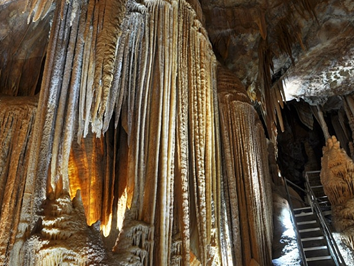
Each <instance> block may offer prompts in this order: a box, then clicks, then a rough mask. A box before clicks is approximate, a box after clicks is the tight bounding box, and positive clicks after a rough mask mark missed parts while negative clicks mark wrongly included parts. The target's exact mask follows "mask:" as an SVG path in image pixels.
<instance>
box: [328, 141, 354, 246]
mask: <svg viewBox="0 0 354 266" xmlns="http://www.w3.org/2000/svg"><path fill="white" fill-rule="evenodd" d="M321 163H322V169H321V183H322V184H323V189H324V192H325V194H326V195H327V196H328V199H329V201H330V203H331V205H332V219H333V225H334V227H335V229H336V230H337V231H338V232H340V233H341V237H342V239H343V240H344V242H345V243H346V244H347V245H348V246H350V247H351V248H352V249H354V233H353V229H354V211H353V210H354V209H353V202H354V192H353V191H354V163H353V161H352V160H351V159H350V158H349V157H348V155H347V154H346V152H345V151H344V150H343V149H341V148H340V144H339V142H338V141H337V139H336V137H335V136H332V138H329V139H328V140H327V143H326V146H325V147H324V148H323V157H322V161H321Z"/></svg>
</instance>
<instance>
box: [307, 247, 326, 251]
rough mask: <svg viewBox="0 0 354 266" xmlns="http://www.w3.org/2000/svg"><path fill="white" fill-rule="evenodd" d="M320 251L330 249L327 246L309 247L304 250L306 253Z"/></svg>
mask: <svg viewBox="0 0 354 266" xmlns="http://www.w3.org/2000/svg"><path fill="white" fill-rule="evenodd" d="M320 249H328V247H327V246H317V247H309V248H304V251H311V250H320Z"/></svg>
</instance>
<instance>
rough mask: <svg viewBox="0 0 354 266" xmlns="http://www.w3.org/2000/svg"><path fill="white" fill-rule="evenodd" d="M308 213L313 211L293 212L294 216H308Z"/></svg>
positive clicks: (310, 213)
mask: <svg viewBox="0 0 354 266" xmlns="http://www.w3.org/2000/svg"><path fill="white" fill-rule="evenodd" d="M308 215H313V212H301V213H298V214H295V217H301V216H308Z"/></svg>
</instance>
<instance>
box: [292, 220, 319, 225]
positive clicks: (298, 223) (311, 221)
mask: <svg viewBox="0 0 354 266" xmlns="http://www.w3.org/2000/svg"><path fill="white" fill-rule="evenodd" d="M316 222H317V221H316V220H310V221H302V222H297V223H296V224H297V225H304V224H315V223H316Z"/></svg>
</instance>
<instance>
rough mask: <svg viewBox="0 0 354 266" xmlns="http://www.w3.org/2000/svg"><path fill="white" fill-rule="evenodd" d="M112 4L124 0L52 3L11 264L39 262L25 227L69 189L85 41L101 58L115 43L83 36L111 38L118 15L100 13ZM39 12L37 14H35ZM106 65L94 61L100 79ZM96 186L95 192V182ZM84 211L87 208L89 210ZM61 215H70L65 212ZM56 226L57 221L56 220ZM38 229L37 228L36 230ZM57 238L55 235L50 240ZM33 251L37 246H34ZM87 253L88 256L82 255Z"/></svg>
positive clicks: (57, 215) (35, 222) (117, 11)
mask: <svg viewBox="0 0 354 266" xmlns="http://www.w3.org/2000/svg"><path fill="white" fill-rule="evenodd" d="M37 2H38V3H37V4H35V2H33V6H36V8H34V9H31V12H32V11H33V12H42V11H40V10H41V7H43V4H46V1H41V3H39V2H40V1H37ZM48 2H50V1H48ZM113 2H114V3H113ZM112 5H119V6H120V8H119V9H114V12H115V15H116V16H119V17H121V18H123V17H124V6H125V4H124V2H122V3H121V4H119V3H117V1H110V3H109V4H107V5H106V3H105V1H100V2H99V3H98V2H96V1H90V2H86V1H70V2H66V1H57V2H56V9H55V12H54V17H53V22H52V28H51V34H50V39H49V43H48V53H47V56H46V62H45V68H44V72H43V78H42V84H41V93H40V96H39V102H38V108H39V109H40V112H37V113H36V118H35V123H34V126H33V135H34V136H35V137H34V138H33V141H32V142H31V146H30V150H29V159H28V170H27V173H26V180H25V187H24V192H22V193H23V194H22V195H19V198H22V206H21V213H20V215H19V217H17V220H16V221H15V223H16V226H15V228H18V230H17V235H16V242H15V244H14V248H13V249H12V250H11V261H12V262H11V263H13V265H22V264H23V263H24V261H25V260H31V261H33V262H36V261H40V258H39V257H36V256H35V254H34V253H29V254H32V255H29V256H30V257H31V258H30V259H29V258H28V257H26V256H28V254H27V253H26V251H25V250H27V249H28V246H31V245H33V241H35V240H34V239H33V237H32V238H30V239H29V240H28V241H27V239H28V237H29V234H28V232H31V230H34V229H35V228H37V227H39V228H41V226H42V225H41V222H40V221H44V220H45V218H48V217H43V213H44V215H45V213H46V212H45V211H43V213H42V211H41V210H43V208H45V206H46V204H47V203H46V202H47V201H49V203H48V204H49V205H51V203H50V202H51V201H55V200H56V199H59V198H61V197H64V198H65V197H67V196H68V195H69V193H70V192H71V191H70V177H69V174H68V169H69V165H68V163H69V155H70V151H71V144H72V141H73V139H74V136H75V135H76V134H77V128H78V126H77V121H78V112H77V109H78V99H79V94H80V85H81V84H82V80H84V79H87V73H86V76H85V75H84V74H83V71H82V69H83V68H82V65H83V55H84V49H85V48H87V46H89V48H90V49H92V50H93V51H95V54H94V55H92V53H89V54H90V56H95V57H99V56H101V57H102V53H104V54H105V56H106V58H109V57H110V55H111V54H112V53H113V55H114V54H115V52H116V51H115V50H116V49H115V48H114V49H112V48H110V47H106V46H104V47H100V45H99V44H97V45H96V43H97V42H98V41H96V39H94V40H95V42H92V40H89V39H88V37H89V35H88V34H87V35H85V32H88V31H89V30H95V32H96V33H97V34H98V35H99V36H98V37H97V40H100V41H101V42H102V43H108V42H106V41H105V38H107V37H106V36H110V37H109V38H110V39H111V38H113V37H112V35H114V36H117V35H118V33H119V29H118V27H119V25H120V22H121V21H120V20H119V19H115V20H114V19H112V17H109V18H107V19H106V20H105V19H104V18H103V15H107V14H109V13H111V12H112ZM105 8H107V12H104V10H105ZM108 10H109V11H108ZM99 11H100V12H101V13H102V14H101V13H99ZM90 12H91V13H90ZM94 12H96V13H95V14H97V17H95V19H94V16H93V14H92V13H94ZM30 14H31V13H30ZM41 14H42V13H41ZM37 15H38V13H35V15H34V18H37V17H38V16H37ZM44 15H45V14H42V15H40V16H39V17H41V16H44ZM107 16H108V15H107ZM39 17H38V18H39ZM97 19H99V22H100V23H101V24H100V25H98V24H97V23H96V24H95V22H97ZM108 20H109V21H108ZM112 23H113V24H112ZM92 25H94V26H92ZM106 25H107V27H105V30H104V34H103V33H102V31H103V28H102V27H103V26H106ZM112 25H113V26H112ZM87 36H88V37H87ZM107 45H108V44H107ZM96 46H97V47H96ZM101 46H102V45H101ZM89 48H87V49H89ZM96 61H99V60H96ZM107 64H108V65H110V64H109V63H105V61H104V60H103V62H101V64H96V71H98V72H100V71H101V72H104V74H102V75H101V76H100V78H101V79H103V78H104V77H106V75H110V72H109V71H103V70H102V69H103V68H104V67H103V65H107ZM85 89H86V88H85ZM91 89H92V88H91ZM96 98H99V99H101V98H104V96H101V95H100V96H96ZM99 99H97V100H96V102H97V101H99ZM107 167H109V164H107ZM99 182H101V180H100V181H99ZM109 182H110V180H107V178H105V179H104V181H103V182H102V183H103V184H105V185H106V186H108V184H109ZM73 183H74V182H73ZM96 189H97V191H99V186H98V188H96ZM85 192H86V191H85ZM96 194H97V193H96ZM75 195H76V191H75V192H72V195H71V196H72V197H74V196H75ZM93 195H95V193H93ZM105 197H106V198H105V199H103V202H107V198H112V195H105ZM69 199H70V198H69ZM90 203H91V205H95V202H94V201H93V200H92V199H91V200H90ZM53 204H56V203H53ZM70 204H71V203H70ZM84 205H85V206H86V209H90V204H84ZM100 205H101V206H102V207H101V209H104V210H105V209H107V208H106V205H105V204H102V203H99V204H98V206H100ZM54 208H56V207H54ZM98 209H100V208H98ZM85 211H86V213H88V210H85ZM54 213H55V215H54V216H55V217H53V219H57V220H58V221H62V222H63V223H64V224H65V221H63V220H62V219H60V216H61V215H63V213H62V212H60V211H58V212H54ZM102 213H103V215H104V216H105V217H103V218H102V217H100V215H97V217H99V218H100V219H101V220H103V221H105V222H106V223H107V222H108V221H109V219H108V218H107V216H109V215H110V214H109V213H107V212H106V211H102ZM64 215H69V214H68V213H65V212H64ZM50 219H52V218H50ZM84 220H85V219H84ZM38 224H39V225H38ZM55 225H56V226H58V225H57V223H55ZM51 226H53V225H51ZM44 227H45V226H44ZM59 227H60V226H59ZM38 230H39V231H41V230H40V229H38ZM43 230H44V229H43ZM43 230H42V231H41V233H40V237H41V238H42V241H43V242H46V241H48V239H46V235H45V234H44V231H43ZM54 231H55V230H54ZM55 232H57V233H58V234H57V235H60V230H59V231H58V230H57V231H55ZM57 237H58V236H55V234H54V236H52V238H51V240H53V239H55V238H57ZM81 240H82V242H81V244H83V243H86V242H85V241H86V240H85V239H84V238H83V239H81ZM78 245H80V244H78ZM37 248H38V245H37ZM31 250H32V249H31ZM33 250H36V249H35V248H33ZM39 253H40V252H39ZM86 256H88V255H87V254H86ZM38 263H39V262H38Z"/></svg>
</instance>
